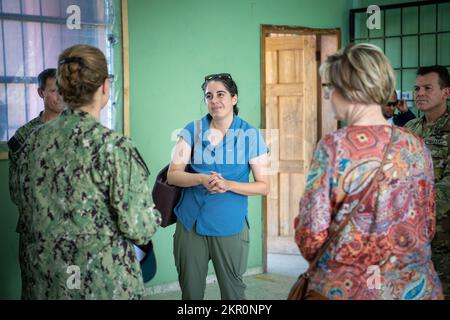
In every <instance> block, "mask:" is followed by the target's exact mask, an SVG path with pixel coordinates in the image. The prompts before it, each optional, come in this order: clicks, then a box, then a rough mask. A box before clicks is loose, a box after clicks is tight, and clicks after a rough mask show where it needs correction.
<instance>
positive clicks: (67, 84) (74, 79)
mask: <svg viewBox="0 0 450 320" xmlns="http://www.w3.org/2000/svg"><path fill="white" fill-rule="evenodd" d="M107 77H108V65H107V62H106V58H105V55H104V54H103V52H101V51H100V50H99V49H98V48H95V47H92V46H89V45H84V44H78V45H74V46H72V47H70V48H67V49H66V50H64V51H63V52H62V53H61V54H60V56H59V58H58V69H57V73H56V84H57V86H58V91H59V94H60V95H61V96H62V97H63V99H64V102H66V103H67V104H68V105H69V107H70V108H72V109H76V108H79V107H81V106H84V105H86V104H89V103H90V102H91V101H92V99H93V97H94V94H95V92H96V91H97V89H98V88H99V87H100V86H101V85H102V84H103V83H104V81H105V79H106V78H107Z"/></svg>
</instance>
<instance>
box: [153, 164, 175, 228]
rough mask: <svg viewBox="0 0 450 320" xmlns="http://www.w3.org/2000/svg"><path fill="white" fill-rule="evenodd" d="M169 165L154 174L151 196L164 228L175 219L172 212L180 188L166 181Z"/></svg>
mask: <svg viewBox="0 0 450 320" xmlns="http://www.w3.org/2000/svg"><path fill="white" fill-rule="evenodd" d="M168 170H169V165H167V166H165V167H164V168H163V169H162V170H161V171H160V172H159V173H158V175H157V176H156V181H155V185H154V186H153V191H152V196H153V202H154V203H155V207H156V209H158V211H159V212H160V213H161V227H163V228H165V227H167V226H170V225H171V224H174V223H175V222H176V221H177V216H176V215H175V213H174V212H173V209H175V206H176V205H177V204H178V201H179V200H180V196H181V188H180V187H177V186H172V185H170V184H168V183H167V171H168Z"/></svg>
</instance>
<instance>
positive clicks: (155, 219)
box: [12, 110, 161, 299]
mask: <svg viewBox="0 0 450 320" xmlns="http://www.w3.org/2000/svg"><path fill="white" fill-rule="evenodd" d="M16 152H17V158H18V159H17V174H18V180H16V182H15V184H14V185H13V186H12V188H13V190H12V193H14V194H15V195H16V196H15V197H14V198H15V202H16V204H17V205H18V207H19V212H20V217H19V225H18V231H19V232H20V233H21V235H22V236H23V238H24V241H23V243H24V245H23V247H22V248H21V253H20V255H21V259H22V260H23V261H24V262H25V263H24V266H25V270H24V271H23V273H24V274H25V275H26V276H25V277H24V278H23V279H22V281H23V282H24V284H23V286H22V287H23V288H24V292H23V293H22V297H23V298H27V299H137V298H141V297H142V296H143V295H144V293H145V292H144V291H145V287H144V283H143V279H142V274H141V269H140V265H139V262H138V260H137V259H136V256H135V252H134V248H133V245H132V244H133V243H136V244H146V243H147V242H148V241H149V240H150V238H151V236H152V235H153V234H154V233H155V231H156V229H157V227H158V226H159V224H160V220H161V219H160V214H159V212H158V211H156V210H153V209H152V206H153V201H152V199H151V193H150V190H149V187H148V176H149V171H148V169H147V167H146V165H145V162H144V161H143V160H142V158H141V156H140V155H139V153H138V151H137V149H136V148H135V146H134V145H133V143H132V142H131V141H130V140H129V139H127V138H125V137H123V136H122V135H120V134H118V133H115V132H113V131H111V130H109V129H107V128H105V127H103V126H102V125H101V124H100V123H99V122H98V121H97V120H96V119H95V118H94V117H92V116H91V115H89V114H88V113H85V112H80V111H73V110H65V111H63V112H62V114H61V115H60V116H59V117H58V118H56V119H54V120H53V121H51V122H48V123H46V124H45V125H42V126H40V127H38V128H37V129H36V130H35V131H34V133H33V134H32V135H30V136H29V137H28V139H27V140H26V142H25V144H24V145H23V146H22V147H21V148H20V149H19V150H17V151H16Z"/></svg>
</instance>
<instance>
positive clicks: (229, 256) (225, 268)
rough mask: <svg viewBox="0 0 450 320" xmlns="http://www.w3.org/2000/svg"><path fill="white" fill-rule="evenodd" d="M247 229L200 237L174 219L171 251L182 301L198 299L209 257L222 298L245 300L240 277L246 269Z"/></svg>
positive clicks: (245, 225) (204, 284) (202, 287)
mask: <svg viewBox="0 0 450 320" xmlns="http://www.w3.org/2000/svg"><path fill="white" fill-rule="evenodd" d="M248 251H249V230H248V225H247V223H246V222H245V223H244V227H243V228H242V231H241V232H240V233H238V234H236V235H233V236H229V237H215V236H202V235H199V234H197V232H195V226H194V227H193V228H192V230H191V231H188V230H186V228H185V227H184V226H183V225H182V224H181V223H180V222H179V221H177V226H176V230H175V235H174V246H173V254H174V257H175V264H176V267H177V271H178V281H179V283H180V287H181V291H182V299H183V300H202V299H203V296H204V293H205V287H206V277H207V274H208V263H209V260H210V259H211V260H212V262H213V266H214V270H215V272H216V277H217V281H218V283H219V288H220V295H221V297H222V300H245V288H246V286H245V284H244V282H243V280H242V277H243V275H244V273H245V270H246V269H247V260H248Z"/></svg>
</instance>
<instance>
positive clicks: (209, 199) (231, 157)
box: [174, 115, 269, 236]
mask: <svg viewBox="0 0 450 320" xmlns="http://www.w3.org/2000/svg"><path fill="white" fill-rule="evenodd" d="M210 121H211V116H210V115H206V116H205V117H203V118H202V119H201V120H200V121H198V122H197V123H198V124H196V121H193V122H190V123H189V124H188V125H186V127H185V128H184V129H183V130H181V132H180V133H179V136H180V137H182V138H183V139H184V140H185V141H186V142H187V143H188V144H189V145H190V146H191V147H192V146H193V145H195V146H194V153H193V155H192V158H191V164H190V165H189V171H190V172H192V173H204V174H210V173H211V171H215V172H217V173H220V174H221V175H222V177H223V178H224V179H226V180H232V181H237V182H249V174H250V169H251V168H250V160H251V159H253V158H256V157H259V156H261V155H262V154H264V153H267V152H268V151H269V149H268V148H267V146H266V144H265V142H264V139H263V138H262V136H261V133H260V132H259V130H258V129H256V128H254V127H252V126H251V125H250V124H248V123H247V122H246V121H244V120H242V119H241V118H240V117H238V116H234V118H233V122H232V123H231V126H230V128H229V129H228V131H227V134H226V136H225V137H224V138H223V140H222V141H221V142H220V143H219V144H218V145H216V146H214V145H213V144H211V143H210V142H209V140H208V137H209V134H210V131H209V130H210V129H209V124H210ZM197 128H198V129H197ZM197 131H199V132H197ZM247 208H248V197H247V196H244V195H240V194H237V193H234V192H230V191H227V192H225V193H216V194H210V193H209V192H208V190H207V189H206V188H205V187H204V186H203V185H197V186H194V187H188V188H183V191H182V195H181V198H180V201H179V202H178V205H177V206H176V207H175V210H174V211H175V214H176V215H177V217H178V219H179V220H180V222H181V223H182V224H183V225H184V226H185V227H186V229H188V230H192V227H193V226H194V225H196V232H197V233H198V234H200V235H205V236H231V235H234V234H237V233H239V232H240V231H241V230H242V227H243V225H244V222H245V220H246V218H247Z"/></svg>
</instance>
